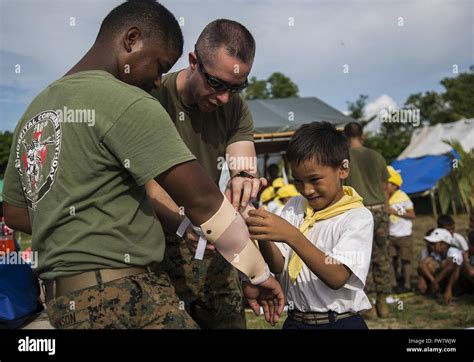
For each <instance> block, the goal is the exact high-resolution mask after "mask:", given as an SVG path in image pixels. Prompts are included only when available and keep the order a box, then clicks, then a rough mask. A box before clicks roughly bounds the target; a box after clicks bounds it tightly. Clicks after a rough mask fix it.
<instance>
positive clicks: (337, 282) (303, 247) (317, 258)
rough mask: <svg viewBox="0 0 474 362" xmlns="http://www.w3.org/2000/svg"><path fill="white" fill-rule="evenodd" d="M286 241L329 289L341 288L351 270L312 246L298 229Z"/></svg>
mask: <svg viewBox="0 0 474 362" xmlns="http://www.w3.org/2000/svg"><path fill="white" fill-rule="evenodd" d="M297 231H298V233H294V235H293V237H291V238H289V239H288V240H285V241H286V243H287V244H288V245H289V246H290V247H291V248H292V249H293V250H294V251H295V252H296V253H297V254H298V255H299V256H300V258H301V259H302V260H303V262H304V263H305V264H306V266H307V267H308V268H309V269H310V270H311V271H312V272H313V273H314V274H315V275H317V276H318V278H319V279H321V280H322V281H323V282H324V284H326V285H327V286H328V287H330V288H331V289H335V290H336V289H340V288H342V287H343V286H344V285H345V284H346V283H347V281H348V280H349V277H350V276H351V274H352V271H351V270H350V269H349V268H348V267H347V266H345V265H344V264H341V263H340V262H338V261H337V260H335V259H333V258H331V257H330V256H328V255H326V254H325V253H323V252H322V251H321V250H319V249H318V248H317V247H316V246H314V245H313V244H312V243H311V242H310V241H309V240H308V239H307V238H306V236H304V235H303V234H302V233H301V232H300V231H299V230H297Z"/></svg>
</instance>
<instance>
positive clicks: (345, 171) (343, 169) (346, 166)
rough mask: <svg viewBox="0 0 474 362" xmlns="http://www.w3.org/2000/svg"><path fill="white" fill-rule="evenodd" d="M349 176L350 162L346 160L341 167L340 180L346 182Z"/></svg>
mask: <svg viewBox="0 0 474 362" xmlns="http://www.w3.org/2000/svg"><path fill="white" fill-rule="evenodd" d="M348 176H349V160H347V159H344V160H343V161H342V163H341V166H339V178H340V179H341V180H345V179H346V178H347V177H348Z"/></svg>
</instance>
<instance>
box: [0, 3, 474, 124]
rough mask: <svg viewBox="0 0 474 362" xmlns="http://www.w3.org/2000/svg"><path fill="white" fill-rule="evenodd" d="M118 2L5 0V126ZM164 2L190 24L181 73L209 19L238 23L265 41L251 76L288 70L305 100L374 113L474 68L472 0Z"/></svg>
mask: <svg viewBox="0 0 474 362" xmlns="http://www.w3.org/2000/svg"><path fill="white" fill-rule="evenodd" d="M120 2H121V1H114V0H80V1H79V0H0V71H1V73H0V107H1V108H0V121H1V124H0V130H12V129H13V128H14V127H15V125H16V123H17V121H18V120H19V118H20V117H21V115H22V114H23V112H24V111H25V109H26V107H27V106H28V104H29V102H30V101H31V100H32V99H33V98H34V97H35V95H36V94H38V93H39V92H40V91H41V90H42V89H43V88H44V87H46V86H47V85H48V84H49V83H51V82H53V81H54V80H56V79H57V78H59V77H61V76H62V75H63V74H64V73H66V72H67V70H68V69H69V68H70V67H72V66H73V65H74V64H75V63H76V62H77V61H78V60H79V59H80V58H81V57H82V55H83V54H84V53H85V52H86V51H87V50H88V49H89V48H90V46H91V45H92V43H93V41H94V39H95V36H96V34H97V31H98V29H99V26H100V23H101V20H102V19H103V18H104V16H105V15H106V14H107V13H108V12H109V11H110V10H111V9H112V8H113V7H114V6H116V5H118V4H119V3H120ZM162 3H163V4H164V5H165V6H167V7H168V8H169V9H170V10H171V11H172V12H173V13H174V14H175V16H176V17H177V18H178V19H179V18H181V19H182V20H184V25H183V27H182V30H183V34H184V37H185V54H184V56H183V57H181V59H180V60H179V61H178V62H177V63H176V65H175V67H174V70H177V69H181V68H183V67H185V66H186V60H187V56H186V54H187V52H188V51H190V50H192V48H193V45H194V42H195V40H196V39H197V37H198V35H199V33H200V31H201V30H202V28H203V27H204V26H205V25H206V24H207V23H208V22H210V21H212V20H214V19H216V18H229V19H234V20H237V21H240V22H241V23H243V24H244V25H245V26H247V28H248V29H249V30H250V31H251V32H252V33H253V35H254V37H255V39H256V41H257V55H256V59H255V63H254V66H253V69H252V73H251V75H254V76H256V77H257V78H259V79H262V78H266V77H268V76H269V75H270V74H271V73H272V72H274V71H280V72H283V73H284V74H286V75H288V76H289V77H290V78H291V79H292V80H293V81H294V82H295V83H296V84H297V85H298V86H299V89H300V96H316V97H318V98H320V99H322V100H323V101H325V102H327V103H329V104H330V105H332V106H334V107H336V108H337V109H339V110H341V111H346V110H347V104H346V101H348V100H355V99H356V98H357V97H358V95H359V94H361V93H364V94H369V96H370V98H369V102H370V104H369V107H368V108H367V109H368V111H369V112H370V110H374V109H375V110H376V109H378V108H380V107H384V106H388V105H392V106H393V105H398V106H401V105H403V103H404V101H405V100H406V98H407V97H408V96H409V95H410V94H412V93H416V92H420V91H428V90H436V91H441V90H442V87H441V85H440V84H439V81H440V80H441V79H442V78H444V77H451V76H453V72H452V70H453V65H454V64H456V65H457V66H458V68H459V71H466V70H467V69H468V68H469V66H470V65H471V64H474V35H473V34H474V21H473V20H474V19H473V18H474V6H473V3H474V2H473V1H472V0H457V1H447V0H446V1H436V0H411V1H404V0H331V1H329V0H328V1H319V0H316V1H304V0H293V1H288V0H287V1H280V0H272V1H270V0H259V1H251V0H226V1H218V0H174V1H162ZM71 17H73V18H74V19H73V20H72V19H71ZM290 18H292V19H293V26H290V23H291V22H292V20H291V19H290ZM72 21H74V22H75V26H71V22H72ZM402 22H403V25H402V26H400V25H401V24H402ZM344 64H348V65H349V73H348V74H345V73H344V72H343V66H344ZM17 65H20V66H21V72H20V73H17V72H16V70H17V69H18V67H17V68H16V66H17Z"/></svg>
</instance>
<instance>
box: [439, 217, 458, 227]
mask: <svg viewBox="0 0 474 362" xmlns="http://www.w3.org/2000/svg"><path fill="white" fill-rule="evenodd" d="M436 222H437V224H438V227H440V228H444V227H445V226H450V225H454V219H453V218H452V217H451V215H447V214H442V215H439V216H438V220H437V221H436Z"/></svg>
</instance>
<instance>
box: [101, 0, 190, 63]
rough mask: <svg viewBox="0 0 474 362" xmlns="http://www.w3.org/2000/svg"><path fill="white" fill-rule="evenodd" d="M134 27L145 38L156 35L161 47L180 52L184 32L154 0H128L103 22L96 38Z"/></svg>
mask: <svg viewBox="0 0 474 362" xmlns="http://www.w3.org/2000/svg"><path fill="white" fill-rule="evenodd" d="M130 26H137V27H138V28H139V29H140V30H141V31H142V32H143V36H144V37H157V38H158V39H159V40H160V44H161V45H163V46H171V47H172V48H173V49H174V50H176V51H178V52H179V55H180V56H181V54H182V53H183V43H184V40H183V33H182V32H181V28H180V26H179V24H178V22H177V20H176V18H175V17H174V15H173V14H172V13H171V12H170V11H169V10H168V9H167V8H165V7H164V6H163V5H161V4H159V3H158V2H156V0H128V1H127V2H124V3H123V4H120V5H119V6H117V7H116V8H114V9H113V10H112V11H111V12H110V13H109V14H108V15H107V16H106V17H105V18H104V20H103V21H102V25H101V26H100V29H99V34H98V35H97V40H109V39H110V38H111V37H114V36H115V35H116V34H117V33H118V32H120V31H122V30H123V29H126V28H128V27H130Z"/></svg>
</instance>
